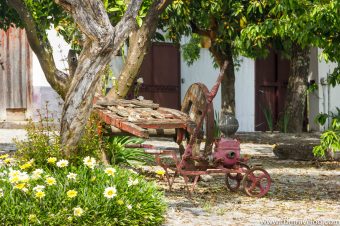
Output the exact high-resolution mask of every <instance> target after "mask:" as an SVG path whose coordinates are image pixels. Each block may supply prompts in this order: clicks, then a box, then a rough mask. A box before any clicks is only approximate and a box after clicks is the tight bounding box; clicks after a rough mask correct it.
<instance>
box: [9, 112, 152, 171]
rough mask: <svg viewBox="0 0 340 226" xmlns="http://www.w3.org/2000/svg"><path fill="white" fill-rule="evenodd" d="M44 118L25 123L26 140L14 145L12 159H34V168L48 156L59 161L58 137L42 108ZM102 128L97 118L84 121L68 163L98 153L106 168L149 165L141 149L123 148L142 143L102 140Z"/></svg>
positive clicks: (117, 138)
mask: <svg viewBox="0 0 340 226" xmlns="http://www.w3.org/2000/svg"><path fill="white" fill-rule="evenodd" d="M45 111H46V112H45V115H46V116H44V117H43V116H42V114H41V113H40V112H39V111H38V115H39V121H38V122H37V123H35V122H33V121H29V123H28V126H27V127H26V132H27V140H24V141H15V144H16V147H17V149H18V150H17V151H16V152H15V157H16V158H17V159H20V160H21V161H29V160H30V159H34V161H35V164H36V165H37V166H43V165H45V163H46V158H48V157H50V156H52V157H56V158H62V155H63V153H62V147H61V145H60V139H61V138H60V134H59V129H58V128H57V126H56V124H55V122H54V120H53V117H51V115H50V114H49V112H48V108H47V106H46V109H45ZM105 134H107V132H106V129H105V127H104V126H103V125H102V122H101V121H100V119H99V118H98V117H97V115H96V114H92V115H91V117H90V119H89V120H88V122H87V124H86V127H85V130H84V133H83V136H82V138H81V140H80V142H79V144H78V147H77V151H76V153H74V154H73V155H71V157H70V159H68V160H69V161H70V162H72V163H73V164H75V165H78V164H81V163H82V159H83V158H84V157H85V156H92V157H95V158H98V159H99V158H100V157H101V156H102V153H105V154H106V156H107V157H108V160H109V162H110V164H114V165H132V164H133V163H135V162H140V163H146V162H151V161H153V157H152V156H151V155H149V154H145V153H144V151H143V150H142V149H138V148H125V147H124V145H126V144H140V143H142V142H143V139H140V138H136V137H130V136H114V137H112V136H105Z"/></svg>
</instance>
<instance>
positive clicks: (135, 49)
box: [107, 0, 173, 99]
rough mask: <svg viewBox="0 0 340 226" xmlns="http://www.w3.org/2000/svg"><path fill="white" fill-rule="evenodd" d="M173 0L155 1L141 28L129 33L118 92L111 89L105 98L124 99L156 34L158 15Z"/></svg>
mask: <svg viewBox="0 0 340 226" xmlns="http://www.w3.org/2000/svg"><path fill="white" fill-rule="evenodd" d="M172 1H173V0H157V1H154V2H153V4H152V5H151V6H150V8H149V11H148V14H147V15H146V17H145V19H144V21H143V24H142V26H141V27H140V28H139V29H138V30H137V31H134V32H132V33H131V35H130V37H129V43H130V45H129V49H128V54H127V59H126V61H125V64H124V67H123V69H122V71H121V73H120V75H119V77H118V86H117V87H118V90H116V89H115V88H112V89H111V90H110V91H109V93H108V94H107V98H110V99H117V98H124V97H125V96H126V95H127V93H128V91H129V88H130V87H131V86H132V84H133V81H134V79H135V78H136V76H137V73H138V72H139V69H140V67H141V65H142V63H143V59H144V56H145V54H146V53H147V52H148V50H149V48H150V44H151V39H152V37H153V35H154V34H155V32H156V29H157V23H158V21H159V15H160V14H161V13H162V12H163V11H164V9H165V8H166V7H167V6H168V5H169V4H170V3H171V2H172Z"/></svg>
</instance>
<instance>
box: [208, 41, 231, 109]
mask: <svg viewBox="0 0 340 226" xmlns="http://www.w3.org/2000/svg"><path fill="white" fill-rule="evenodd" d="M209 50H210V52H211V53H212V55H213V56H214V58H215V61H216V62H217V64H218V66H219V67H220V68H221V67H222V66H223V63H224V62H225V61H228V62H229V64H228V68H227V70H226V71H225V72H224V77H223V80H222V83H221V96H222V102H221V105H222V106H221V109H222V112H224V113H230V114H233V115H235V71H234V60H233V55H232V50H231V46H230V45H229V46H227V47H226V49H225V50H224V51H223V52H222V51H221V50H220V49H218V47H215V46H214V45H212V47H210V49H209Z"/></svg>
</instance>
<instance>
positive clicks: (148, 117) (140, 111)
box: [94, 99, 191, 138]
mask: <svg viewBox="0 0 340 226" xmlns="http://www.w3.org/2000/svg"><path fill="white" fill-rule="evenodd" d="M94 107H95V109H96V111H97V112H98V115H99V117H100V118H101V119H102V120H103V121H104V122H105V123H106V124H108V125H111V126H112V128H113V130H112V131H113V132H117V129H118V130H120V131H121V132H122V133H124V132H126V133H130V134H133V135H135V136H138V137H143V138H148V137H149V136H150V133H151V134H152V135H154V134H167V133H169V131H171V133H173V131H175V129H187V125H190V124H191V121H190V118H189V116H188V115H186V114H184V113H182V112H180V111H178V110H175V109H170V108H163V107H159V105H158V104H155V103H153V101H151V100H142V101H139V100H114V101H112V100H110V101H108V100H105V99H104V100H102V99H97V100H96V101H95V105H94ZM188 122H190V123H188Z"/></svg>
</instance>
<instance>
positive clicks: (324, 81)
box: [320, 78, 328, 130]
mask: <svg viewBox="0 0 340 226" xmlns="http://www.w3.org/2000/svg"><path fill="white" fill-rule="evenodd" d="M320 84H321V86H322V100H323V102H322V108H323V111H322V112H323V113H326V112H327V113H328V110H326V88H327V81H326V79H325V78H321V79H320ZM327 99H328V98H327ZM322 127H323V128H322V130H325V126H324V125H323V126H322Z"/></svg>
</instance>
